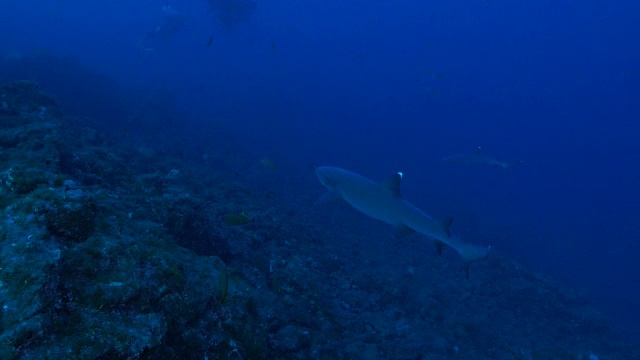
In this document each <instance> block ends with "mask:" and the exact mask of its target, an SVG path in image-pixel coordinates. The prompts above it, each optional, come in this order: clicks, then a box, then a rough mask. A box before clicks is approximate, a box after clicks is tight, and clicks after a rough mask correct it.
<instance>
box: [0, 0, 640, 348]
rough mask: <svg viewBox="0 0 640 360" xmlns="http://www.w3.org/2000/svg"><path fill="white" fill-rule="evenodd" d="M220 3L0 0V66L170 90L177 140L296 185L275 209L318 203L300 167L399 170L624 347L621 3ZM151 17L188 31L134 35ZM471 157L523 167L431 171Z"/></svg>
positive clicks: (632, 309)
mask: <svg viewBox="0 0 640 360" xmlns="http://www.w3.org/2000/svg"><path fill="white" fill-rule="evenodd" d="M222 1H223V0H218V3H216V0H185V1H178V0H174V1H169V2H165V1H162V0H144V1H135V2H132V1H130V0H127V1H125V0H118V1H114V0H111V1H83V2H78V1H75V0H74V1H71V0H59V1H55V2H50V1H44V0H42V1H35V0H23V1H19V2H16V1H8V0H3V1H1V2H0V5H1V8H2V13H3V15H2V18H3V21H2V22H0V34H2V40H1V41H0V51H1V52H2V53H4V54H6V56H7V57H10V58H11V57H20V56H23V55H24V54H29V53H33V52H47V53H52V54H59V55H68V56H71V57H73V58H75V59H76V60H77V61H79V62H80V63H82V64H84V65H86V66H88V67H90V68H92V69H95V70H97V71H99V72H101V73H103V74H105V75H107V76H109V77H112V78H114V79H116V80H117V81H118V82H119V83H120V84H122V85H123V86H125V87H127V88H135V89H147V90H146V91H148V92H149V93H151V92H154V93H155V92H157V91H160V90H159V89H161V90H162V91H167V92H170V93H171V94H172V95H173V96H175V98H176V102H177V106H178V108H179V109H181V111H184V112H185V114H188V116H187V115H185V116H184V117H182V118H180V121H182V122H188V123H187V124H184V125H185V126H186V127H188V128H189V127H190V128H193V129H195V130H198V129H199V128H202V129H203V130H202V132H200V135H203V132H204V136H206V135H207V134H206V131H207V130H206V129H208V127H207V124H208V123H212V122H214V123H218V124H222V125H224V126H225V127H228V128H230V129H231V130H232V132H233V133H234V134H235V135H236V137H237V139H238V142H239V143H241V145H242V146H243V147H244V148H246V149H249V152H250V153H253V154H255V156H256V161H257V160H258V159H260V158H261V157H264V156H268V157H269V158H271V159H273V160H274V161H276V162H278V163H279V164H280V165H281V169H282V170H281V171H289V172H291V173H295V176H294V177H296V178H301V179H305V181H307V182H306V183H304V184H309V185H311V187H306V186H303V185H304V184H303V185H300V188H299V189H291V191H292V192H293V193H292V194H290V195H291V196H292V197H293V198H295V197H296V196H297V194H296V192H297V191H298V190H299V196H300V198H304V199H307V198H308V197H310V196H312V195H315V194H319V193H320V191H321V190H320V185H319V184H318V183H315V182H314V181H315V180H313V172H312V169H313V167H315V166H317V165H336V166H342V167H345V168H348V169H351V170H354V171H357V172H360V173H362V174H363V175H365V176H368V177H370V178H373V179H378V180H383V179H384V178H385V177H386V176H387V175H388V174H390V173H392V172H394V171H398V170H401V171H403V172H404V173H405V174H406V177H405V183H404V185H403V186H404V194H405V196H406V197H407V199H409V200H410V201H412V202H414V203H416V204H417V205H419V206H420V207H422V208H424V209H425V210H426V211H427V212H429V213H431V214H432V215H434V216H443V215H454V216H455V217H456V219H457V220H456V223H455V225H454V226H455V227H454V230H455V232H457V233H458V234H460V236H461V237H462V238H463V239H466V240H468V241H470V242H476V243H486V244H492V245H493V246H494V249H495V253H497V254H499V255H503V256H507V257H510V258H514V259H516V260H517V261H520V262H523V263H525V264H526V265H527V266H529V267H531V268H533V269H535V270H537V271H541V272H543V273H545V274H546V275H547V276H548V277H549V278H552V279H558V280H560V281H563V282H565V283H567V284H569V285H571V286H575V287H586V288H588V289H589V290H590V291H591V292H592V294H593V297H594V301H595V302H596V303H598V304H600V306H601V308H602V309H603V310H605V311H607V312H608V313H609V314H610V315H611V316H612V317H613V318H614V319H615V320H616V321H617V323H618V324H619V325H620V327H621V328H622V329H624V330H625V331H626V332H628V333H630V334H632V336H634V337H635V338H636V339H638V338H640V329H639V328H638V326H637V324H638V323H640V311H639V310H638V307H639V306H640V300H638V297H639V296H640V266H639V265H638V264H639V263H640V244H639V240H640V207H639V205H638V204H640V191H639V190H638V185H637V184H638V183H639V182H640V170H639V164H640V145H639V138H640V125H639V124H638V120H640V116H639V115H640V20H639V19H640V3H639V2H637V1H632V0H620V1H615V2H612V1H604V0H600V1H562V0H561V1H557V0H554V1H551V0H547V1H539V0H536V1H533V0H523V1H505V0H474V1H471V0H459V1H453V2H452V1H444V0H437V1H418V0H398V1H390V0H370V1H363V0H346V1H345V0H323V1H308V0H299V1H283V0H274V1H266V0H256V1H257V2H256V7H255V9H245V10H246V13H242V14H240V15H239V16H238V14H231V13H229V12H225V10H220V9H222V7H220V6H217V7H216V4H218V5H220V2H222ZM226 1H230V0H226ZM165 3H167V4H168V5H170V6H171V7H172V10H173V11H176V12H179V13H181V14H184V15H186V16H187V17H188V21H187V22H186V23H185V24H183V25H184V27H181V28H178V29H176V30H175V31H173V32H171V33H170V34H169V35H168V36H166V37H162V38H158V37H150V36H149V35H148V34H149V32H151V31H153V30H154V29H156V28H157V27H158V26H161V25H162V24H163V22H164V21H166V18H167V16H168V13H167V12H163V10H162V7H163V5H165ZM212 8H213V10H216V9H217V10H219V11H218V12H212V11H211V10H212ZM210 37H212V38H213V43H212V44H211V46H210V47H207V46H206V44H207V41H208V40H209V38H210ZM52 81H58V82H64V77H62V75H60V76H59V77H58V78H54V79H52ZM63 86H64V85H58V88H63ZM157 126H159V127H161V126H165V124H163V123H158V124H157ZM211 136H212V137H213V136H214V135H213V134H212V135H211ZM477 146H482V148H483V151H484V152H485V153H486V154H490V155H494V156H496V157H498V158H503V159H505V160H522V161H524V164H523V165H521V166H519V167H516V168H513V169H509V170H506V171H505V170H502V169H493V168H475V167H456V166H452V165H451V164H443V163H442V162H441V161H440V158H441V157H443V156H446V155H451V154H455V153H463V152H468V153H471V152H473V151H475V148H476V147H477ZM206 150H207V151H215V146H214V145H212V148H211V149H206ZM301 203H302V202H301Z"/></svg>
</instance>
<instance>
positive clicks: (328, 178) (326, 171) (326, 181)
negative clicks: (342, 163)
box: [316, 166, 344, 191]
mask: <svg viewBox="0 0 640 360" xmlns="http://www.w3.org/2000/svg"><path fill="white" fill-rule="evenodd" d="M342 172H344V170H342V169H340V168H336V167H333V166H320V167H318V168H316V175H317V176H318V180H320V183H321V184H322V185H324V187H326V188H327V189H328V190H329V191H331V190H333V189H335V188H336V187H337V186H338V185H339V184H340V178H341V177H342V176H341V175H342V174H341V173H342Z"/></svg>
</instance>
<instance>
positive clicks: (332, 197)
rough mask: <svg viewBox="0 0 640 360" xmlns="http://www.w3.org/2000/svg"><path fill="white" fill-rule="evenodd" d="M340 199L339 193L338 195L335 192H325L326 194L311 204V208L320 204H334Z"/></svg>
mask: <svg viewBox="0 0 640 360" xmlns="http://www.w3.org/2000/svg"><path fill="white" fill-rule="evenodd" d="M340 199H341V197H340V193H338V192H337V191H327V192H326V193H324V194H322V195H320V197H319V198H318V199H317V200H316V201H314V202H313V207H316V206H319V205H322V204H327V203H331V202H336V201H339V200H340Z"/></svg>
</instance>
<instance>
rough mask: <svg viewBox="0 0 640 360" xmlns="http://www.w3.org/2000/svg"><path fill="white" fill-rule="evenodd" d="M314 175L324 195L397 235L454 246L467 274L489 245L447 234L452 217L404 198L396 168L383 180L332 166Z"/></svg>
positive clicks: (324, 167) (449, 231)
mask: <svg viewBox="0 0 640 360" xmlns="http://www.w3.org/2000/svg"><path fill="white" fill-rule="evenodd" d="M316 175H317V176H318V179H319V180H320V182H321V183H322V185H324V187H326V188H327V189H328V190H329V192H328V193H327V194H325V196H327V195H328V196H329V197H337V196H339V197H341V198H342V199H344V200H345V201H346V202H347V203H348V204H349V205H351V206H353V207H354V208H355V209H356V210H358V211H360V212H362V213H363V214H366V215H369V216H370V217H372V218H374V219H378V220H381V221H384V222H386V223H388V224H391V225H393V226H394V227H395V228H396V232H397V234H398V235H405V234H409V233H412V232H418V233H420V234H423V235H426V236H428V237H429V238H431V239H433V240H435V241H436V245H437V246H438V250H439V251H440V250H441V248H442V244H446V245H448V246H450V247H451V248H453V249H454V250H456V251H457V252H458V254H460V256H461V257H462V259H464V260H465V261H466V265H467V266H466V271H467V277H468V276H469V270H468V263H469V262H470V261H473V260H479V259H482V258H485V257H486V256H487V255H488V254H489V250H490V249H491V247H490V246H486V247H485V246H479V245H474V244H469V243H466V242H464V241H462V240H460V238H458V237H457V236H455V235H453V234H451V230H450V226H451V223H452V222H453V218H451V217H447V218H444V219H442V220H439V221H438V220H435V219H434V218H432V217H431V216H429V215H427V214H426V213H425V212H424V211H422V210H420V209H418V208H417V207H415V206H413V205H411V204H410V203H409V202H408V201H406V200H405V199H404V198H403V197H402V195H401V194H400V181H401V179H402V173H400V172H399V173H396V174H394V175H393V176H391V177H390V178H389V180H387V182H386V183H384V184H379V183H377V182H375V181H372V180H369V179H367V178H365V177H364V176H361V175H358V174H356V173H354V172H351V171H348V170H345V169H341V168H338V167H333V166H321V167H318V168H316Z"/></svg>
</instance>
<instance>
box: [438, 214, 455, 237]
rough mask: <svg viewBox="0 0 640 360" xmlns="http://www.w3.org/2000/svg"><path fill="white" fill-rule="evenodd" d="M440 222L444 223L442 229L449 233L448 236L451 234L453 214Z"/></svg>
mask: <svg viewBox="0 0 640 360" xmlns="http://www.w3.org/2000/svg"><path fill="white" fill-rule="evenodd" d="M440 224H441V225H442V229H443V230H444V233H445V234H447V237H450V236H451V224H453V216H447V217H444V218H442V219H441V220H440Z"/></svg>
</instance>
